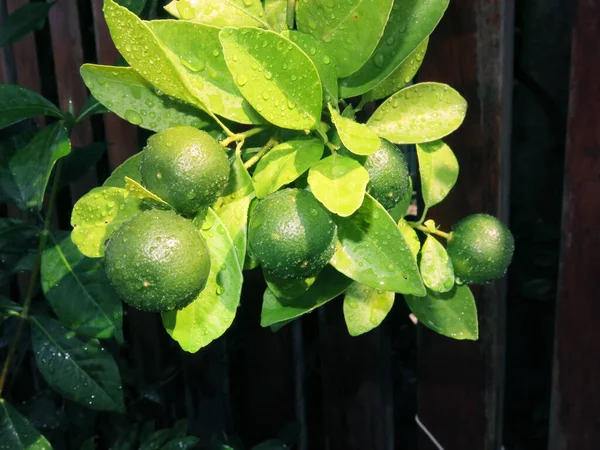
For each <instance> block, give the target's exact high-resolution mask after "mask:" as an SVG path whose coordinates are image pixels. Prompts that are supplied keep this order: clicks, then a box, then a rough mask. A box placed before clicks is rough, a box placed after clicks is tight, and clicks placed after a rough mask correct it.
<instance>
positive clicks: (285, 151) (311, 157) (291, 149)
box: [253, 137, 325, 198]
mask: <svg viewBox="0 0 600 450" xmlns="http://www.w3.org/2000/svg"><path fill="white" fill-rule="evenodd" d="M324 148H325V147H324V145H323V142H322V141H321V140H320V139H316V138H310V137H306V138H298V139H294V140H291V141H288V142H284V143H282V144H279V145H277V146H276V147H274V148H273V149H272V150H271V151H270V152H269V153H267V154H266V155H265V156H264V157H263V158H262V159H261V160H260V162H259V163H258V165H257V166H256V170H255V171H254V175H253V182H254V189H255V190H256V196H257V197H258V198H264V197H266V196H267V195H269V194H271V193H273V192H275V191H276V190H278V189H279V188H280V187H282V186H285V185H286V184H289V183H291V182H292V181H294V180H296V179H297V178H298V177H300V175H302V174H303V173H304V172H306V171H307V170H308V169H310V168H311V167H312V166H313V165H315V164H316V163H317V162H319V160H320V159H321V156H323V150H324Z"/></svg>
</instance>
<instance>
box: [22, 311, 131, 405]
mask: <svg viewBox="0 0 600 450" xmlns="http://www.w3.org/2000/svg"><path fill="white" fill-rule="evenodd" d="M30 322H31V341H32V347H33V352H34V354H35V361H36V365H37V367H38V369H39V370H40V372H41V374H42V376H43V377H44V379H45V380H46V382H47V383H48V385H49V386H50V387H51V388H52V389H54V390H55V391H56V392H58V393H59V394H60V395H62V396H63V397H65V398H66V399H68V400H71V401H73V402H76V403H79V404H81V405H84V406H86V407H87V408H91V409H97V410H101V411H115V412H121V413H122V412H124V410H125V406H124V403H123V391H122V387H121V376H120V375H119V369H118V367H117V364H116V362H115V360H114V359H113V357H112V356H111V354H110V353H109V352H107V351H106V350H105V349H103V348H102V347H101V345H100V343H99V342H98V341H97V340H96V339H90V340H84V339H82V338H80V337H78V336H76V335H75V333H74V332H73V331H69V330H68V329H67V328H65V327H64V326H62V325H61V324H60V322H58V321H56V320H54V319H51V318H50V317H47V316H34V317H31V318H30Z"/></svg>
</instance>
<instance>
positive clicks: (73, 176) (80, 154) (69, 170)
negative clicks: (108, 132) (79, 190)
mask: <svg viewBox="0 0 600 450" xmlns="http://www.w3.org/2000/svg"><path fill="white" fill-rule="evenodd" d="M107 148H108V144H107V143H106V142H92V143H91V144H89V145H87V146H86V147H83V148H72V149H71V153H69V154H68V155H67V156H66V157H65V158H64V159H63V162H62V169H61V171H60V186H61V187H65V186H68V185H69V183H72V182H73V181H76V180H78V179H79V178H81V177H83V176H85V174H86V173H87V172H88V171H89V170H90V169H91V168H92V167H95V166H96V164H97V163H98V161H100V158H102V156H103V155H104V152H105V151H106V149H107Z"/></svg>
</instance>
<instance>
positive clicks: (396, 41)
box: [340, 0, 449, 98]
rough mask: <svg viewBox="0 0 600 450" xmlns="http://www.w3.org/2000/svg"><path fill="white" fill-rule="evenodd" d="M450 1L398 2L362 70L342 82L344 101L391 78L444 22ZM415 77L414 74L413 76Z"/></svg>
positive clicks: (407, 0)
mask: <svg viewBox="0 0 600 450" xmlns="http://www.w3.org/2000/svg"><path fill="white" fill-rule="evenodd" d="M448 3H449V0H395V1H394V7H393V8H392V12H391V14H390V18H389V20H388V23H387V26H386V27H385V32H384V33H383V36H382V37H381V40H380V41H379V44H378V45H377V48H376V49H375V51H374V52H373V53H372V54H371V55H370V58H369V60H368V61H367V62H366V63H365V64H364V65H363V66H362V67H361V68H360V70H359V71H358V72H356V73H354V74H353V75H351V76H350V77H348V78H345V79H343V80H341V81H340V92H341V95H342V97H344V98H346V97H356V96H357V95H361V94H364V93H365V92H368V91H370V90H371V89H373V88H374V87H375V86H377V85H378V84H379V83H380V82H382V81H383V80H385V79H386V78H388V77H389V76H390V75H391V74H392V73H394V71H395V70H396V69H397V68H398V67H399V66H400V65H401V64H402V63H403V62H404V61H406V60H407V59H409V58H410V56H411V54H412V53H413V52H414V51H415V49H416V48H417V47H418V46H419V44H421V43H422V42H423V41H424V40H425V39H426V38H427V36H429V35H430V34H431V32H432V31H433V29H434V28H435V27H436V26H437V24H438V23H439V21H440V20H441V18H442V16H443V15H444V12H445V11H446V8H447V7H448ZM413 75H414V74H413Z"/></svg>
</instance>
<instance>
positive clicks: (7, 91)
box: [0, 83, 62, 128]
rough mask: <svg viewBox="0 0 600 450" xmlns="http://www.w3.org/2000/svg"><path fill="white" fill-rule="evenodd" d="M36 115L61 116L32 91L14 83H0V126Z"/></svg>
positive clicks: (50, 104)
mask: <svg viewBox="0 0 600 450" xmlns="http://www.w3.org/2000/svg"><path fill="white" fill-rule="evenodd" d="M36 116H52V117H62V113H61V112H60V110H59V109H58V108H57V107H56V106H55V105H54V104H53V103H52V102H50V101H48V100H46V99H45V98H44V97H42V96H41V95H39V94H37V93H35V92H33V91H30V90H28V89H25V88H23V87H21V86H17V85H16V84H2V83H0V128H5V127H7V126H9V125H12V124H13V123H17V122H20V121H21V120H23V119H27V118H29V117H36Z"/></svg>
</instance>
